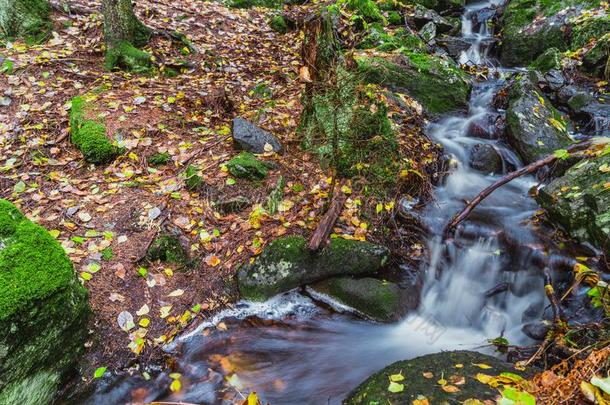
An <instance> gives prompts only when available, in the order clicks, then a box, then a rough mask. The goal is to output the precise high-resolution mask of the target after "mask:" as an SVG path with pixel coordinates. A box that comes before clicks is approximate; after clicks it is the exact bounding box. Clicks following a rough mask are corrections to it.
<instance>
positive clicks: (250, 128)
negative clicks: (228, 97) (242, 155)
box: [233, 117, 282, 153]
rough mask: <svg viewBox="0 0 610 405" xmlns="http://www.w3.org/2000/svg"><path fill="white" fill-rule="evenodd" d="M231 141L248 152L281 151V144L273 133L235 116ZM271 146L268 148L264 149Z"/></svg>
mask: <svg viewBox="0 0 610 405" xmlns="http://www.w3.org/2000/svg"><path fill="white" fill-rule="evenodd" d="M233 141H234V142H235V143H236V144H237V145H238V146H239V147H240V148H241V149H244V150H246V151H248V152H253V153H264V152H270V151H271V150H273V151H274V152H281V151H282V145H281V144H280V142H279V141H278V140H277V138H276V137H275V136H273V134H271V133H270V132H267V131H265V130H262V129H260V128H259V127H257V126H256V125H254V124H252V123H251V122H249V121H246V120H244V119H243V118H239V117H237V118H235V119H234V120H233ZM266 145H268V146H267V149H269V148H271V149H270V150H267V149H265V146H266Z"/></svg>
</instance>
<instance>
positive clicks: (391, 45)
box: [358, 24, 427, 52]
mask: <svg viewBox="0 0 610 405" xmlns="http://www.w3.org/2000/svg"><path fill="white" fill-rule="evenodd" d="M358 48H360V49H371V48H375V49H377V50H379V51H381V52H390V51H393V50H396V49H399V48H404V49H410V50H415V51H418V52H425V51H426V50H427V49H426V44H425V43H424V41H422V40H421V38H420V37H418V36H417V35H414V34H411V33H409V32H408V31H407V30H406V29H404V28H399V29H396V30H394V31H392V30H389V29H386V28H384V27H383V26H382V25H381V24H371V25H370V26H369V30H368V34H367V35H366V36H365V37H364V38H363V39H362V41H361V42H360V43H359V44H358Z"/></svg>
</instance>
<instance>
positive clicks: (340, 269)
mask: <svg viewBox="0 0 610 405" xmlns="http://www.w3.org/2000/svg"><path fill="white" fill-rule="evenodd" d="M388 255H389V252H388V250H387V249H386V248H384V247H383V246H378V245H374V244H371V243H367V242H359V241H354V240H346V239H331V242H330V244H329V245H328V246H327V247H325V248H324V249H322V250H321V251H320V252H315V253H314V252H311V251H309V250H308V249H307V242H306V240H305V239H304V238H303V237H301V236H288V237H283V238H280V239H276V240H274V241H273V242H271V243H270V244H269V246H267V247H266V248H265V250H264V251H263V253H262V254H261V255H260V256H259V257H257V258H256V259H255V260H254V261H253V262H252V263H247V264H244V265H243V266H241V268H240V269H239V271H238V274H237V282H238V287H239V292H240V293H241V296H242V297H243V298H245V299H249V300H264V299H267V298H269V297H272V296H273V295H276V294H279V293H281V292H285V291H288V290H291V289H293V288H296V287H299V286H302V285H305V284H311V283H314V282H316V281H320V280H324V279H327V278H330V277H333V276H339V275H361V274H370V273H374V272H376V271H377V270H379V269H380V268H381V267H383V265H384V264H385V262H386V261H387V259H388Z"/></svg>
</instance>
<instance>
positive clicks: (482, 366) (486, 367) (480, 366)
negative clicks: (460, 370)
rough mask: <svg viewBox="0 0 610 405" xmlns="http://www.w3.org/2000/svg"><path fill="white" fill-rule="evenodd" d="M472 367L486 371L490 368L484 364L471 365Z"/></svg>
mask: <svg viewBox="0 0 610 405" xmlns="http://www.w3.org/2000/svg"><path fill="white" fill-rule="evenodd" d="M472 365H473V366H477V367H478V368H482V369H483V370H487V369H490V368H492V367H491V366H489V365H487V364H485V363H473V364H472Z"/></svg>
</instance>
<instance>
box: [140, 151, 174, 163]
mask: <svg viewBox="0 0 610 405" xmlns="http://www.w3.org/2000/svg"><path fill="white" fill-rule="evenodd" d="M171 160H172V156H171V155H170V154H169V153H167V152H163V153H155V154H154V155H151V156H149V157H148V159H147V160H146V161H147V162H148V164H149V165H150V166H163V165H166V164H168V163H169V162H171Z"/></svg>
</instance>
